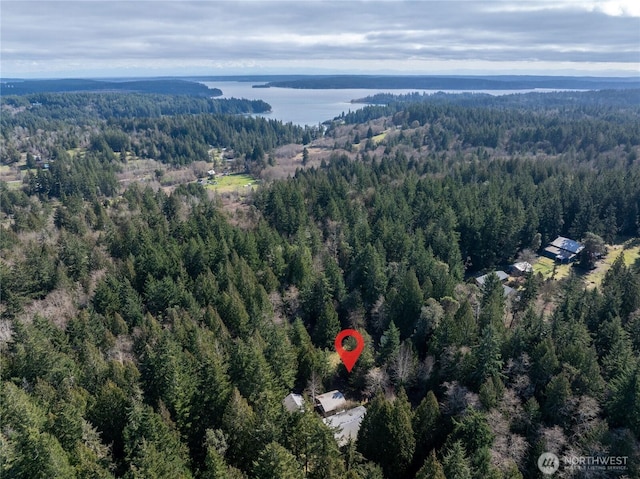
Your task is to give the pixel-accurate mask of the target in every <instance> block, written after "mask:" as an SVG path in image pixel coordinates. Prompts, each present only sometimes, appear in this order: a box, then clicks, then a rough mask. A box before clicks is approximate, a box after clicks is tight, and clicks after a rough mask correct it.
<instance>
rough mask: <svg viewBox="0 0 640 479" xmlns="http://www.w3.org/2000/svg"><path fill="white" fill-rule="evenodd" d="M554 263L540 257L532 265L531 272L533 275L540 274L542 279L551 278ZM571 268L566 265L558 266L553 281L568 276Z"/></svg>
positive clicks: (549, 259)
mask: <svg viewBox="0 0 640 479" xmlns="http://www.w3.org/2000/svg"><path fill="white" fill-rule="evenodd" d="M554 263H555V262H554V261H553V260H552V259H551V258H547V257H545V256H541V257H540V258H538V261H537V262H536V263H535V264H534V265H533V272H534V273H535V274H538V273H541V274H542V277H543V278H544V279H547V278H551V277H552V276H553V265H554ZM569 271H571V266H570V265H568V264H559V265H557V268H556V275H555V278H554V279H562V278H566V277H567V276H569Z"/></svg>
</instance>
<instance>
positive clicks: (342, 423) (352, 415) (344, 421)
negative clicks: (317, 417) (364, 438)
mask: <svg viewBox="0 0 640 479" xmlns="http://www.w3.org/2000/svg"><path fill="white" fill-rule="evenodd" d="M366 413H367V410H366V408H365V407H364V406H358V407H354V408H353V409H349V410H348V411H343V412H340V413H338V414H334V415H333V416H329V417H327V418H324V419H323V420H322V421H323V422H324V423H325V424H326V425H327V426H329V427H331V428H337V430H336V432H335V433H334V437H335V438H336V441H337V442H338V445H339V446H344V445H345V444H346V443H347V442H349V440H350V439H353V440H354V441H355V440H356V439H357V437H358V431H359V430H360V423H361V422H362V418H364V415H365V414H366Z"/></svg>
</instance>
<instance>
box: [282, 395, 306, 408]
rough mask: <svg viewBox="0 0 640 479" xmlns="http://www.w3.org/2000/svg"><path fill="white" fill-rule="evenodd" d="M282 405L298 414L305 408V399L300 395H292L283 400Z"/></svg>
mask: <svg viewBox="0 0 640 479" xmlns="http://www.w3.org/2000/svg"><path fill="white" fill-rule="evenodd" d="M282 404H283V405H284V407H285V408H286V410H287V411H289V412H296V411H299V410H300V409H302V408H303V407H304V398H303V397H302V396H301V395H300V394H296V393H291V394H289V395H288V396H287V397H285V398H284V399H283V400H282Z"/></svg>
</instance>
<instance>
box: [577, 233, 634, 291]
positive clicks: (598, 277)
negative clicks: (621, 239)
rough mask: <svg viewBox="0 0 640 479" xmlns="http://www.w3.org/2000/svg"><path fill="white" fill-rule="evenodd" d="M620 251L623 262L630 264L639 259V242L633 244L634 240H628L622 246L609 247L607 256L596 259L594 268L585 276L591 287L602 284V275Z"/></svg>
mask: <svg viewBox="0 0 640 479" xmlns="http://www.w3.org/2000/svg"><path fill="white" fill-rule="evenodd" d="M632 245H633V246H632ZM620 253H622V254H623V258H624V264H625V265H627V266H631V265H633V264H634V263H635V262H636V261H638V260H639V259H640V244H634V240H630V241H627V242H626V243H625V244H624V245H622V248H620V247H617V248H612V247H609V252H608V253H607V256H605V257H604V258H603V259H602V260H601V261H598V263H597V264H596V269H595V270H593V271H592V272H591V273H589V275H588V276H587V278H588V279H587V282H588V283H589V285H590V286H591V287H593V286H600V284H602V280H603V279H604V275H605V274H606V273H607V271H609V268H611V265H612V264H613V262H614V261H615V260H616V258H618V256H619V255H620Z"/></svg>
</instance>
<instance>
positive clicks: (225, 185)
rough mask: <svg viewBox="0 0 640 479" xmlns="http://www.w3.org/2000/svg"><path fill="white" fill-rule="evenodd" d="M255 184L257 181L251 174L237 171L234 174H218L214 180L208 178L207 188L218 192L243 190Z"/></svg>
mask: <svg viewBox="0 0 640 479" xmlns="http://www.w3.org/2000/svg"><path fill="white" fill-rule="evenodd" d="M257 184H258V181H256V179H255V178H254V177H253V176H251V175H247V174H244V173H238V174H235V175H228V176H220V177H217V178H216V179H215V180H209V184H207V188H209V189H210V190H213V191H217V192H218V193H229V192H233V191H238V192H243V191H247V190H249V189H250V188H253V187H255V186H256V185H257Z"/></svg>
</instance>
